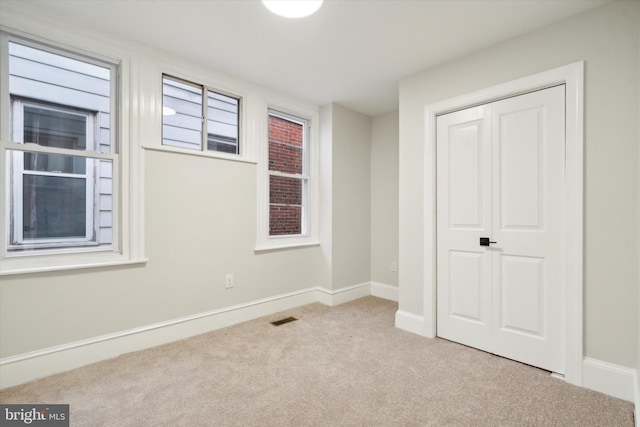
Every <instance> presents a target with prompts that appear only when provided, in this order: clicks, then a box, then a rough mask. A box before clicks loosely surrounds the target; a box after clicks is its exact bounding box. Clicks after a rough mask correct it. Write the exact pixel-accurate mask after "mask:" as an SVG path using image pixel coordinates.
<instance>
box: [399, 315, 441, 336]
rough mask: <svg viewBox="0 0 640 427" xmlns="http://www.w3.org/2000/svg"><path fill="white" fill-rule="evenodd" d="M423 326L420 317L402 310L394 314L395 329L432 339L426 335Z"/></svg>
mask: <svg viewBox="0 0 640 427" xmlns="http://www.w3.org/2000/svg"><path fill="white" fill-rule="evenodd" d="M424 325H425V321H424V318H423V317H422V316H418V315H417V314H413V313H410V312H408V311H404V310H398V311H397V312H396V328H398V329H402V330H403V331H407V332H411V333H413V334H418V335H421V336H425V337H427V338H433V337H429V336H428V335H427V334H426V331H425V328H424Z"/></svg>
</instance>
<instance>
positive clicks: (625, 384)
mask: <svg viewBox="0 0 640 427" xmlns="http://www.w3.org/2000/svg"><path fill="white" fill-rule="evenodd" d="M582 375H583V377H582V385H583V386H584V387H585V388H588V389H591V390H595V391H599V392H600V393H604V394H608V395H609V396H613V397H617V398H619V399H624V400H627V401H629V402H635V403H636V414H637V413H638V412H637V411H638V403H637V402H638V399H637V396H636V395H637V394H638V375H637V372H636V370H635V369H632V368H627V367H624V366H620V365H615V364H613V363H608V362H603V361H602V360H597V359H592V358H590V357H585V358H584V361H583V368H582ZM636 424H637V419H636Z"/></svg>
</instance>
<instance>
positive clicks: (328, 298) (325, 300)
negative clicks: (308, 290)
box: [315, 282, 371, 307]
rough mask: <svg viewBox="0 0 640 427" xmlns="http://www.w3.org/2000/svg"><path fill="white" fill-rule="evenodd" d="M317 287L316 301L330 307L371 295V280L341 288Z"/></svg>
mask: <svg viewBox="0 0 640 427" xmlns="http://www.w3.org/2000/svg"><path fill="white" fill-rule="evenodd" d="M315 289H316V290H317V299H316V301H318V302H321V303H322V304H324V305H328V306H330V307H333V306H334V305H339V304H344V303H345V302H349V301H353V300H357V299H358V298H362V297H366V296H369V295H371V284H370V282H364V283H360V284H358V285H353V286H347V287H344V288H339V289H327V288H321V287H318V288H315Z"/></svg>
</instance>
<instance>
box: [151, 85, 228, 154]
mask: <svg viewBox="0 0 640 427" xmlns="http://www.w3.org/2000/svg"><path fill="white" fill-rule="evenodd" d="M162 106H163V108H162V110H163V116H162V144H163V145H167V146H173V147H178V148H186V149H192V150H198V151H217V152H221V153H229V154H240V132H239V129H240V126H239V125H240V99H239V98H235V97H232V96H228V95H224V94H221V93H219V92H215V91H213V90H210V89H208V88H206V87H204V86H202V85H197V84H195V83H190V82H185V81H182V80H178V79H175V78H172V77H168V76H163V78H162Z"/></svg>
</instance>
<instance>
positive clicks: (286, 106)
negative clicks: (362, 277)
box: [255, 99, 320, 252]
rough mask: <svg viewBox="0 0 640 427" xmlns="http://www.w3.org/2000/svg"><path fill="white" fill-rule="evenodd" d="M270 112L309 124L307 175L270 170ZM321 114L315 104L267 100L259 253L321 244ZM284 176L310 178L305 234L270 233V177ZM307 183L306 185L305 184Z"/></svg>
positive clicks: (305, 143)
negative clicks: (319, 145)
mask: <svg viewBox="0 0 640 427" xmlns="http://www.w3.org/2000/svg"><path fill="white" fill-rule="evenodd" d="M269 115H274V116H276V117H281V118H283V119H285V120H289V121H293V122H295V123H301V124H304V125H305V129H304V133H303V138H304V141H303V149H304V150H305V152H304V154H303V156H304V161H305V164H304V165H303V174H302V175H298V174H288V173H282V172H278V171H270V170H269V130H268V118H269ZM318 123H319V113H318V109H317V108H315V107H311V106H307V105H305V104H300V103H294V102H293V101H287V100H281V99H280V100H277V101H276V102H271V103H267V104H266V105H265V108H264V110H263V119H262V121H259V125H260V126H261V127H262V129H263V133H262V138H261V140H262V141H263V143H262V144H261V146H260V149H259V162H258V163H259V164H258V166H259V167H258V226H257V230H256V233H257V235H256V247H255V252H265V251H273V250H280V249H290V248H298V247H307V246H318V245H319V181H320V179H319V166H320V164H319V157H320V156H319V147H318V141H319V132H318V127H319V126H318ZM271 176H284V177H288V178H296V179H302V180H306V191H304V190H303V204H304V205H305V206H303V209H302V212H303V215H302V221H303V225H302V233H301V234H299V235H274V236H271V235H270V234H269V215H270V209H269V208H270V200H269V185H270V182H269V178H270V177H271ZM303 185H304V184H303Z"/></svg>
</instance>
